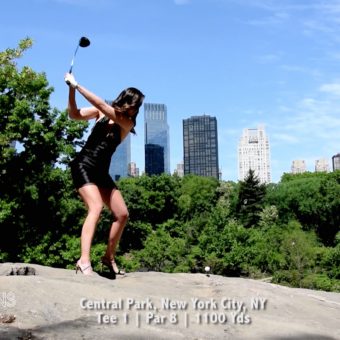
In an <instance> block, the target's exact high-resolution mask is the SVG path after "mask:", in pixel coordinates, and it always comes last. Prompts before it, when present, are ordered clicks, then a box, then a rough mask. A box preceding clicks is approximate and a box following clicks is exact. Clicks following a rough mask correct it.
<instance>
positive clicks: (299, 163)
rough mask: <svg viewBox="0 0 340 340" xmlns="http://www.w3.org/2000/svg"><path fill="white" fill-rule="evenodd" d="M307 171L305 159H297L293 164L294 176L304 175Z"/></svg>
mask: <svg viewBox="0 0 340 340" xmlns="http://www.w3.org/2000/svg"><path fill="white" fill-rule="evenodd" d="M306 171H307V166H306V162H305V161H304V160H303V159H295V160H294V161H293V162H292V166H291V172H292V174H302V173H304V172H306Z"/></svg>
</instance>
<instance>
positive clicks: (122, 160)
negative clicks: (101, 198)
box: [109, 134, 131, 181]
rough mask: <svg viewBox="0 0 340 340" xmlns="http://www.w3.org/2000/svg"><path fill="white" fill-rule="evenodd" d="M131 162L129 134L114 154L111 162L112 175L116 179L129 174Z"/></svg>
mask: <svg viewBox="0 0 340 340" xmlns="http://www.w3.org/2000/svg"><path fill="white" fill-rule="evenodd" d="M130 162H131V136H130V134H128V135H127V136H126V138H125V139H124V140H123V142H122V143H121V144H119V145H118V147H117V150H116V151H115V153H114V154H113V155H112V158H111V164H110V170H109V173H110V176H111V177H112V179H113V180H114V181H117V180H118V179H119V178H121V177H128V176H129V163H130Z"/></svg>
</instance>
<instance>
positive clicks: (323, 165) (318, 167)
mask: <svg viewBox="0 0 340 340" xmlns="http://www.w3.org/2000/svg"><path fill="white" fill-rule="evenodd" d="M328 171H329V165H328V160H327V159H326V158H321V159H317V160H316V161H315V172H328Z"/></svg>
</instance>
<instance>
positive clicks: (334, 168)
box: [332, 153, 340, 171]
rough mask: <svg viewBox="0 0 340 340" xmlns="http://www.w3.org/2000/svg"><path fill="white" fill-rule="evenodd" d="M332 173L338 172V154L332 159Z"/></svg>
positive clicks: (339, 156) (339, 154) (339, 155)
mask: <svg viewBox="0 0 340 340" xmlns="http://www.w3.org/2000/svg"><path fill="white" fill-rule="evenodd" d="M332 166H333V171H336V170H340V153H338V154H336V155H334V156H333V157H332Z"/></svg>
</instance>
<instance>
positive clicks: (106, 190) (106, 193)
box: [65, 73, 144, 275]
mask: <svg viewBox="0 0 340 340" xmlns="http://www.w3.org/2000/svg"><path fill="white" fill-rule="evenodd" d="M65 82H66V83H67V84H68V85H69V97H68V113H69V117H70V118H72V119H80V120H89V119H96V123H95V125H94V128H93V130H92V132H91V134H90V136H89V137H88V140H87V141H86V143H85V145H84V147H83V149H82V150H81V151H80V152H79V153H78V154H77V156H76V157H75V159H74V160H73V161H72V162H71V172H72V178H73V182H74V185H75V187H76V189H77V190H78V192H79V194H80V196H81V197H82V199H83V201H84V203H85V205H86V207H87V209H88V213H87V217H86V219H85V221H84V224H83V228H82V231H81V257H80V259H79V260H78V261H77V264H76V272H78V270H80V271H81V273H83V274H84V275H91V274H92V273H93V270H92V266H91V260H90V250H91V243H92V239H93V235H94V232H95V229H96V225H97V223H98V220H99V217H100V214H101V211H102V209H103V205H104V204H105V205H107V207H108V208H109V209H110V210H111V212H112V213H113V215H114V217H115V220H114V222H113V224H112V226H111V229H110V233H109V239H108V243H107V248H106V252H105V254H104V256H103V257H102V264H103V265H105V266H107V267H108V268H109V269H110V272H111V273H114V274H124V273H122V272H121V271H120V270H119V269H118V267H117V265H116V262H115V253H116V247H117V244H118V242H119V240H120V237H121V235H122V232H123V229H124V227H125V225H126V222H127V220H128V210H127V207H126V205H125V202H124V199H123V197H122V195H121V193H120V191H119V190H118V188H117V186H116V184H115V183H114V181H113V180H112V178H111V177H110V175H109V166H110V161H111V156H112V154H113V153H114V151H115V150H116V148H117V146H118V145H119V144H120V143H121V142H122V141H123V139H124V138H125V137H126V136H127V135H128V134H129V133H130V132H132V133H135V131H134V126H135V125H136V117H137V114H138V111H139V108H140V106H141V105H142V102H143V100H144V95H143V93H142V92H140V91H139V90H137V89H136V88H132V87H131V88H128V89H126V90H124V91H122V92H121V93H120V95H119V96H118V97H117V99H116V100H114V101H113V103H112V105H109V104H108V103H106V102H105V101H104V100H103V99H101V98H99V97H98V96H97V95H95V94H94V93H92V92H90V91H89V90H87V89H86V88H85V87H84V86H82V85H80V84H78V83H77V82H76V80H75V78H74V76H73V75H72V74H70V73H67V74H66V75H65ZM76 91H78V92H79V93H80V94H81V95H82V96H83V97H84V98H85V99H87V101H88V102H89V103H90V104H92V106H91V107H86V108H80V109H79V108H78V107H77V103H76V99H75V93H76Z"/></svg>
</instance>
